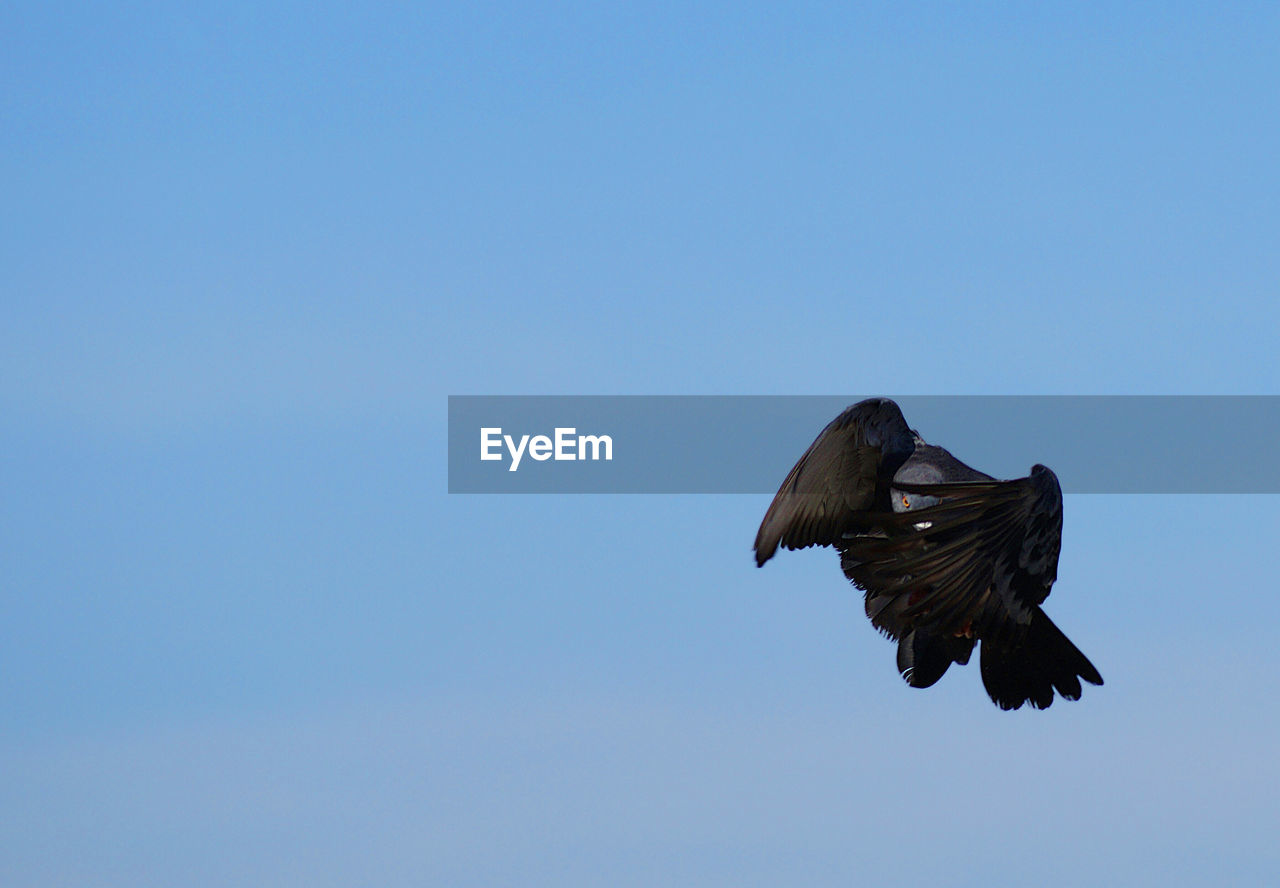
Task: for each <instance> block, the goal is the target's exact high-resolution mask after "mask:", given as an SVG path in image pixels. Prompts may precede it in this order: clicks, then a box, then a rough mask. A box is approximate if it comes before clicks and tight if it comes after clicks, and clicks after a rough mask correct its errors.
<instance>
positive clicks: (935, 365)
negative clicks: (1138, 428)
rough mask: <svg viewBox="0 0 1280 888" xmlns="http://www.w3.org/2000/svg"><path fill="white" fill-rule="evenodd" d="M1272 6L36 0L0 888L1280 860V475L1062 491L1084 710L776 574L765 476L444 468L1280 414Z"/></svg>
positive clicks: (1046, 876) (5, 414) (3, 701)
mask: <svg viewBox="0 0 1280 888" xmlns="http://www.w3.org/2000/svg"><path fill="white" fill-rule="evenodd" d="M1278 39H1280V10H1278V9H1277V8H1276V7H1275V6H1273V5H1270V4H1261V3H1258V4H1229V5H1227V6H1225V7H1223V6H1218V7H1214V8H1213V9H1211V10H1210V9H1208V8H1207V7H1204V8H1200V7H1198V6H1197V5H1192V4H1168V5H1163V6H1161V7H1153V6H1150V5H1147V4H1133V5H1126V4H1113V5H1112V6H1111V7H1109V8H1108V9H1107V10H1105V11H1103V10H1081V9H1080V8H1078V6H1076V5H1074V4H1037V5H1036V6H1035V7H1034V8H1031V9H1027V8H1024V7H1023V6H1021V5H1014V4H1008V5H1006V4H984V5H983V6H982V8H981V9H980V10H976V11H975V10H960V9H957V8H955V7H953V6H950V5H941V4H931V3H920V4H911V5H910V6H908V7H905V8H903V7H899V6H896V5H889V4H884V5H879V4H875V5H863V6H859V7H858V8H857V9H854V10H848V9H844V8H843V7H841V6H839V5H835V4H832V5H826V4H822V5H804V6H799V7H788V8H786V9H785V10H784V9H782V8H777V9H774V8H772V7H770V6H768V5H763V4H743V3H735V4H714V5H704V6H700V7H698V8H697V9H689V8H686V7H685V6H683V5H649V6H639V5H626V6H622V5H617V6H614V5H612V4H610V5H608V8H603V9H602V8H598V5H597V4H572V3H567V4H561V3H556V4H545V5H539V6H538V7H537V8H531V7H524V6H513V5H507V4H502V3H496V4H486V3H478V4H468V5H466V6H465V8H462V7H458V6H434V5H424V6H420V7H417V8H414V9H406V8H404V7H401V6H386V7H383V6H376V5H372V6H369V5H367V6H364V7H361V8H360V9H358V10H357V9H353V8H350V7H348V6H344V5H338V4H326V3H308V4H272V5H270V6H269V7H267V8H263V7H261V6H259V5H257V4H216V5H215V4H188V5H184V6H182V7H181V8H180V9H179V8H174V7H171V6H168V5H162V4H126V5H111V6H110V7H104V6H101V5H89V4H85V5H78V4H35V3H26V2H18V3H14V4H9V5H7V6H6V7H5V8H4V10H3V11H0V41H2V42H3V46H2V49H0V84H2V85H3V90H2V91H0V115H2V117H3V119H4V120H5V125H4V126H3V127H0V175H2V178H3V181H4V182H5V199H4V205H5V210H4V212H3V213H2V214H0V226H3V228H2V229H0V293H2V294H3V295H2V298H3V304H2V310H3V314H2V317H3V323H0V584H2V594H0V882H2V883H3V884H4V885H6V886H49V885H81V884H93V885H98V886H115V885H119V886H160V885H174V884H193V885H202V886H203V885H210V886H222V885H243V884H257V885H272V886H275V885H279V886H285V885H298V886H303V885H305V886H345V885H353V884H370V885H388V886H392V885H405V886H409V885H414V886H416V885H424V884H431V885H449V886H454V885H456V886H491V885H521V886H526V885H528V886H544V885H545V886H553V885H554V886H579V885H581V886H595V885H618V886H631V885H635V886H642V885H657V884H664V885H691V886H744V885H778V884H805V885H822V886H825V885H848V884H886V883H892V884H907V883H919V882H926V883H929V884H938V885H956V886H966V885H988V884H992V880H995V882H996V883H1002V884H1019V883H1023V884H1025V883H1032V882H1034V883H1035V884H1039V885H1042V886H1047V888H1052V886H1075V885H1081V884H1126V885H1153V886H1154V885H1165V884H1169V883H1170V882H1171V881H1173V882H1176V883H1177V884H1180V885H1215V886H1216V885H1220V884H1224V883H1237V884H1244V883H1253V884H1260V883H1267V882H1268V881H1272V880H1274V879H1275V878H1276V876H1277V873H1280V850H1277V847H1276V845H1275V834H1276V827H1277V824H1278V823H1280V759H1278V757H1277V755H1276V749H1277V748H1280V712H1278V707H1277V705H1276V699H1277V693H1278V692H1280V650H1278V649H1277V646H1276V644H1275V627H1276V625H1277V623H1278V622H1280V603H1278V599H1277V594H1276V593H1277V590H1276V588H1275V586H1276V583H1275V571H1274V567H1273V562H1274V558H1275V539H1276V537H1277V532H1278V531H1280V519H1277V517H1276V499H1275V498H1274V497H1262V496H1234V497H1229V496H1187V497H1177V496H1139V497H1119V496H1072V497H1068V499H1067V501H1066V519H1065V530H1064V549H1063V554H1062V561H1061V565H1060V571H1059V582H1058V584H1057V585H1056V586H1055V587H1054V594H1053V596H1052V597H1051V598H1050V600H1049V602H1048V610H1049V612H1050V613H1051V615H1052V616H1053V618H1054V619H1055V621H1056V622H1057V623H1058V624H1059V625H1060V626H1061V627H1062V628H1063V629H1064V631H1066V632H1067V633H1068V634H1069V635H1070V636H1071V637H1072V638H1073V640H1075V641H1076V642H1077V644H1079V646H1080V647H1081V648H1082V649H1083V650H1084V651H1085V652H1086V653H1087V654H1088V655H1089V656H1090V658H1091V659H1092V660H1093V662H1094V663H1095V664H1097V666H1098V668H1099V669H1100V671H1101V672H1102V674H1103V675H1104V677H1105V678H1106V681H1107V684H1106V686H1105V687H1103V688H1092V687H1090V688H1087V689H1086V691H1085V695H1084V698H1083V700H1081V701H1080V702H1078V703H1063V702H1059V703H1057V704H1055V705H1054V706H1053V708H1052V709H1050V710H1048V711H1047V712H1032V711H1021V712H1017V713H1012V714H1006V713H1000V712H999V711H997V710H996V709H995V708H994V707H993V706H992V705H991V704H990V703H989V702H988V700H987V699H986V696H985V694H984V692H983V691H982V688H981V683H980V680H979V676H978V674H977V670H976V668H974V667H969V668H967V669H962V670H957V671H954V672H953V673H951V674H948V676H947V677H946V678H945V679H944V680H943V681H942V682H941V683H940V684H939V685H938V686H936V687H935V688H932V689H930V690H929V691H927V692H916V691H913V690H911V689H909V688H907V687H905V685H904V684H903V683H902V681H901V679H900V678H899V677H898V675H897V673H896V671H895V669H894V668H893V648H892V645H890V644H889V643H887V642H886V641H884V640H883V639H881V638H880V637H879V636H877V635H876V633H875V632H874V631H873V630H872V629H871V627H870V626H869V625H868V624H867V621H866V620H865V618H864V617H863V615H862V606H861V602H860V596H859V594H858V593H857V592H856V590H853V589H852V588H851V587H849V586H848V585H847V584H846V582H845V581H844V579H843V577H842V576H841V574H840V572H839V569H838V565H837V560H836V558H835V556H834V555H833V554H831V553H826V552H812V551H810V552H802V553H783V555H782V556H780V557H779V558H778V559H777V560H776V561H774V562H771V563H770V564H769V565H768V566H767V567H766V568H765V569H764V570H759V571H757V570H756V569H755V568H754V567H753V566H752V561H751V558H750V544H751V540H752V539H753V537H754V534H755V529H756V526H757V524H758V522H759V519H760V516H761V515H762V514H763V511H764V509H765V507H766V506H767V504H768V500H769V497H768V496H767V495H761V496H746V495H743V496H715V497H712V496H701V497H699V496H577V497H575V496H536V497H535V496H529V497H480V496H475V497H464V496H449V495H448V494H447V493H446V492H445V490H446V476H445V424H446V396H447V395H449V394H544V393H545V394H824V395H834V394H844V393H848V394H850V395H857V394H863V393H877V394H885V395H904V394H1112V393H1117V394H1119V393H1136V394H1278V393H1280V384H1278V383H1280V380H1278V378H1277V376H1278V374H1277V360H1276V354H1277V351H1278V349H1277V344H1278V343H1277V338H1278V337H1277V333H1276V331H1277V330H1278V329H1280V299H1277V280H1280V251H1277V249H1276V247H1277V243H1276V235H1277V231H1280V165H1277V163H1276V158H1277V157H1278V156H1280V107H1278V105H1280V103H1278V102H1277V98H1278V93H1280V55H1277V53H1276V51H1275V48H1276V46H1277V40H1278ZM921 431H922V432H923V433H924V435H925V436H926V437H928V435H929V431H928V429H921ZM814 432H815V434H816V432H817V429H815V430H814ZM695 443H696V442H695ZM1260 446H1266V442H1260ZM959 455H960V456H961V457H962V458H963V457H964V454H959ZM1205 458H1206V459H1212V458H1213V455H1212V454H1206V455H1205ZM1035 459H1036V455H1035V454H1028V456H1027V463H1028V464H1030V463H1031V462H1034V461H1035ZM788 468H789V466H787V465H780V466H779V480H780V479H781V477H782V475H784V474H785V472H786V470H787V469H788Z"/></svg>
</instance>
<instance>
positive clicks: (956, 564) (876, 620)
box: [754, 398, 1102, 710]
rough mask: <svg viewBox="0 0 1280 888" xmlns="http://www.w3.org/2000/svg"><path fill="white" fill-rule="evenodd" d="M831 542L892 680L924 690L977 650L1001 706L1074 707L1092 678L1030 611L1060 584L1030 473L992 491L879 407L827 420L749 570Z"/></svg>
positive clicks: (1041, 488) (1045, 495)
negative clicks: (886, 657) (885, 652)
mask: <svg viewBox="0 0 1280 888" xmlns="http://www.w3.org/2000/svg"><path fill="white" fill-rule="evenodd" d="M810 546H829V547H832V548H834V549H836V550H837V551H838V552H839V554H840V566H841V568H842V569H843V571H844V574H845V576H846V577H848V578H849V580H850V581H852V582H853V584H854V585H855V586H857V587H858V588H859V589H861V590H862V591H863V592H864V594H865V605H866V612H867V616H868V617H869V618H870V620H871V624H872V625H873V626H874V627H875V628H876V629H878V630H879V631H880V632H881V633H883V634H884V635H885V636H887V637H888V638H890V639H892V640H894V641H896V642H897V643H898V656H897V666H898V671H899V672H900V673H901V674H902V677H903V678H904V679H905V680H906V682H907V684H908V685H910V686H911V687H914V688H927V687H931V686H932V685H934V684H936V683H937V681H938V680H939V679H940V678H942V676H943V674H944V673H946V671H947V669H948V668H949V667H950V666H951V664H952V663H955V664H957V665H960V666H963V665H965V664H967V663H968V662H969V658H970V656H971V655H972V654H973V650H974V648H975V646H978V645H980V646H981V650H980V672H981V674H982V683H983V686H984V687H985V689H986V692H987V694H988V696H990V698H991V701H992V702H993V703H995V704H996V706H998V707H1000V708H1001V709H1004V710H1012V709H1019V708H1020V707H1022V706H1023V705H1024V704H1030V705H1031V706H1032V707H1033V708H1035V709H1047V708H1048V707H1049V706H1050V705H1051V704H1052V703H1053V700H1054V693H1055V691H1056V692H1057V694H1058V695H1059V696H1061V697H1062V698H1064V699H1067V700H1078V699H1079V698H1080V695H1081V690H1082V686H1081V680H1083V681H1086V682H1088V683H1090V684H1093V685H1101V684H1102V676H1101V675H1100V674H1099V673H1098V670H1097V669H1096V668H1095V667H1094V665H1093V664H1092V663H1090V662H1089V659H1088V658H1087V657H1086V656H1085V655H1084V654H1083V653H1081V652H1080V649H1079V648H1077V647H1076V646H1075V645H1074V644H1073V643H1072V642H1071V640H1070V639H1068V638H1067V636H1066V635H1065V634H1064V633H1063V632H1062V630H1060V629H1059V628H1058V627H1057V626H1056V625H1054V623H1053V621H1052V620H1050V619H1049V616H1048V615H1047V614H1046V613H1045V612H1044V610H1043V609H1042V608H1041V605H1042V604H1043V603H1044V601H1045V599H1046V598H1047V597H1048V595H1049V590H1050V588H1051V587H1052V586H1053V583H1054V580H1056V579H1057V575H1058V555H1059V553H1060V551H1061V548H1062V488H1061V486H1060V485H1059V483H1058V478H1057V476H1056V475H1054V473H1053V471H1052V470H1051V469H1049V468H1047V467H1046V466H1043V465H1035V466H1033V467H1032V468H1031V471H1030V473H1029V474H1028V475H1027V476H1026V477H1025V478H1017V479H1013V480H1009V481H999V480H996V479H995V478H993V477H991V476H990V475H987V474H985V473H984V472H980V471H978V470H977V469H974V468H972V467H970V466H968V465H966V464H965V463H963V462H961V461H960V460H959V459H957V458H956V457H954V456H952V455H951V453H950V452H948V451H947V450H946V449H944V448H942V447H938V446H935V445H932V444H929V443H927V442H926V441H925V440H924V439H923V438H922V437H921V436H920V434H919V433H918V432H916V431H915V430H913V429H911V428H910V427H908V425H907V421H906V419H904V418H903V415H902V410H901V409H900V408H899V407H898V405H897V404H896V403H894V402H893V401H892V400H890V399H888V398H870V399H868V400H865V401H859V402H858V403H856V404H854V405H853V406H851V407H849V408H848V409H846V410H845V411H844V412H843V413H841V414H840V415H839V416H837V417H836V418H835V419H834V420H832V421H831V422H830V423H829V424H828V425H827V426H826V428H824V429H823V430H822V432H821V434H819V435H818V437H817V438H816V439H815V440H814V442H813V443H812V444H811V445H809V449H808V450H806V451H805V452H804V455H803V456H801V457H800V459H799V461H798V462H797V463H796V464H795V466H794V467H793V468H792V469H791V471H790V472H789V473H788V474H787V477H786V479H785V480H784V481H783V482H782V486H781V487H780V488H779V489H778V493H777V495H776V496H775V497H774V498H773V502H772V503H771V504H770V505H769V509H768V511H767V512H766V513H765V516H764V520H763V521H761V523H760V530H759V532H758V533H757V534H756V540H755V546H754V551H755V559H756V566H757V567H763V566H764V565H765V563H766V562H767V561H768V560H769V559H770V558H772V557H773V556H774V554H775V553H776V552H777V551H778V548H779V547H782V548H784V549H805V548H808V547H810Z"/></svg>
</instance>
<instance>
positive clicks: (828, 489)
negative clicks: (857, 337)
mask: <svg viewBox="0 0 1280 888" xmlns="http://www.w3.org/2000/svg"><path fill="white" fill-rule="evenodd" d="M910 441H911V430H910V429H909V428H908V427H907V421H906V420H905V419H903V417H902V411H901V410H899V409H898V405H897V404H895V403H894V402H893V401H890V400H888V399H884V398H880V399H872V400H868V401H860V402H859V403H857V404H854V405H853V406H852V407H850V408H849V409H847V410H845V411H844V412H843V413H841V414H840V415H839V416H837V417H836V418H835V419H834V420H832V421H831V422H830V423H829V424H828V425H827V427H826V428H825V429H823V430H822V434H820V435H818V437H817V439H816V440H815V441H814V442H813V443H812V444H811V445H809V449H808V450H806V451H805V453H804V456H802V457H800V461H799V462H797V463H796V464H795V466H794V467H793V468H792V469H791V472H790V473H789V474H788V475H787V477H786V480H784V481H783V482H782V486H781V487H780V488H779V489H778V493H777V495H776V496H775V497H774V498H773V503H772V504H770V506H769V511H768V512H766V513H765V516H764V520H763V521H762V522H761V523H760V530H759V532H758V533H757V534H756V542H755V553H756V564H757V566H762V565H763V564H764V563H765V562H766V561H768V560H769V559H770V558H772V557H773V555H774V553H775V552H777V551H778V546H779V545H781V546H782V547H783V548H786V549H804V548H806V547H808V546H830V545H833V544H835V543H838V542H840V540H841V538H842V535H843V534H844V533H845V531H846V530H848V529H849V528H850V527H851V524H850V519H851V518H852V514H853V513H854V512H858V511H862V510H865V509H869V508H871V507H872V506H873V505H874V504H875V498H876V487H877V484H878V483H880V478H881V472H880V468H881V462H882V461H883V459H884V457H885V455H886V452H889V453H894V454H897V455H899V456H900V457H901V458H902V459H905V458H906V456H907V455H908V450H905V449H903V448H909V446H910V444H909V442H910ZM894 448H897V449H896V450H895V449H894Z"/></svg>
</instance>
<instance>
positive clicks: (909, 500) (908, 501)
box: [902, 496, 911, 509]
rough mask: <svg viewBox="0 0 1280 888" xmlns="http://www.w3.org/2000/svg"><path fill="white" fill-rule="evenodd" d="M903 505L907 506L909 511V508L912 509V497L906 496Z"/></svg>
mask: <svg viewBox="0 0 1280 888" xmlns="http://www.w3.org/2000/svg"><path fill="white" fill-rule="evenodd" d="M902 504H903V505H904V506H906V507H907V508H908V509H909V508H911V499H910V497H905V496H904V497H903V498H902Z"/></svg>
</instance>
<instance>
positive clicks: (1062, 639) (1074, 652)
mask: <svg viewBox="0 0 1280 888" xmlns="http://www.w3.org/2000/svg"><path fill="white" fill-rule="evenodd" d="M981 660H982V683H983V685H985V686H986V689H987V694H989V695H990V697H991V700H992V702H994V703H995V704H996V705H997V706H999V707H1000V708H1001V709H1017V708H1018V707H1020V706H1022V705H1023V704H1024V703H1030V704H1031V705H1032V706H1033V707H1035V708H1036V709H1047V708H1048V707H1049V705H1050V704H1052V703H1053V692H1054V691H1055V690H1056V691H1057V692H1058V693H1059V694H1060V695H1062V697H1064V698H1065V699H1067V700H1078V699H1080V693H1081V685H1080V679H1082V678H1083V679H1084V680H1085V681H1087V682H1089V683H1090V684H1095V685H1100V684H1102V676H1101V675H1099V674H1098V670H1097V669H1095V668H1094V666H1093V664H1092V663H1090V662H1089V659H1088V658H1087V657H1086V656H1085V655H1084V654H1082V653H1081V652H1080V649H1079V648H1077V647H1076V646H1075V645H1074V644H1072V643H1071V639H1069V638H1067V636H1066V635H1064V634H1063V632H1062V630H1061V629H1059V628H1058V627H1057V626H1055V625H1054V624H1053V621H1052V620H1050V619H1049V617H1048V616H1047V615H1046V614H1045V612H1044V611H1042V610H1040V609H1039V608H1036V611H1035V614H1034V615H1033V616H1032V618H1031V624H1030V625H1029V626H1028V627H1027V631H1026V633H1025V634H1023V635H1022V637H1021V639H1019V640H1018V641H1017V642H1012V643H1000V642H996V641H993V640H990V639H987V640H983V642H982V655H981Z"/></svg>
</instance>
